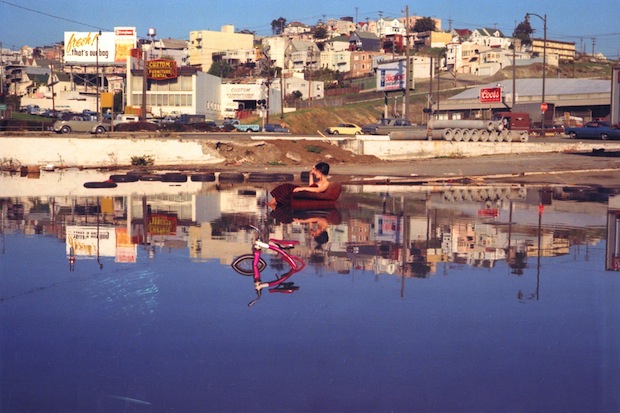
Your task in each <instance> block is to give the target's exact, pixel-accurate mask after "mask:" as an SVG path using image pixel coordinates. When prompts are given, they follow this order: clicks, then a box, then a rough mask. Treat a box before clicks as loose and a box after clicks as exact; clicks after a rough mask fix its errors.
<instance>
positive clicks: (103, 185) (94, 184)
mask: <svg viewBox="0 0 620 413" xmlns="http://www.w3.org/2000/svg"><path fill="white" fill-rule="evenodd" d="M117 186H118V185H116V182H112V181H103V182H85V183H84V188H116V187H117Z"/></svg>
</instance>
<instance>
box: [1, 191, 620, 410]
mask: <svg viewBox="0 0 620 413" xmlns="http://www.w3.org/2000/svg"><path fill="white" fill-rule="evenodd" d="M232 190H234V188H233V189H231V191H232ZM392 190H393V189H392ZM533 193H534V194H535V193H536V191H534V192H533ZM244 194H245V195H247V191H246V193H244ZM194 195H196V194H194ZM203 195H204V196H205V197H206V198H205V199H207V198H208V199H211V198H210V197H213V196H216V198H217V197H222V199H224V198H225V197H226V193H221V194H220V193H218V194H217V195H214V194H213V193H212V192H209V191H207V192H205V193H202V194H200V193H199V194H198V195H197V197H198V198H200V197H201V196H203ZM237 195H238V193H237ZM260 196H261V192H260V191H258V193H257V195H256V199H257V200H256V202H254V205H259V207H258V208H257V209H256V210H252V208H250V210H247V208H246V207H245V206H239V202H232V203H230V205H228V204H227V205H224V203H223V202H220V203H219V205H220V206H219V208H215V209H214V208H213V203H210V201H209V202H206V204H208V205H209V207H208V208H206V209H203V210H202V214H200V213H198V214H196V211H197V210H198V209H199V208H200V207H197V205H201V204H200V202H199V201H197V200H196V199H192V197H191V196H190V197H186V196H180V198H175V200H174V201H175V202H177V203H183V205H186V204H187V203H189V207H188V209H189V210H193V211H194V212H193V213H192V212H188V211H186V210H185V209H184V208H185V207H183V208H182V207H175V208H171V207H170V203H171V202H172V200H171V197H170V196H167V197H158V198H157V197H152V198H148V197H147V203H148V204H149V205H151V208H152V212H155V210H156V209H157V210H159V211H160V212H161V211H162V210H163V208H164V207H163V205H168V206H167V207H166V208H167V210H166V214H168V216H171V215H174V216H176V218H177V221H176V225H177V227H176V230H175V231H176V234H175V235H174V236H172V235H166V234H163V235H162V234H161V233H160V234H158V235H157V236H154V237H153V238H152V239H151V240H150V244H151V245H148V246H147V245H137V246H136V247H135V248H136V249H135V252H136V254H135V262H119V259H118V257H115V256H108V255H105V253H104V249H103V248H102V249H101V251H102V253H100V255H99V257H98V258H97V257H96V256H90V257H88V256H85V255H79V254H78V255H77V256H76V263H75V267H74V270H73V271H70V268H69V264H68V255H67V238H66V233H67V232H68V231H69V230H68V229H67V228H69V227H71V226H72V225H75V222H78V223H79V225H86V226H91V227H92V226H93V225H94V224H95V222H96V217H97V215H99V220H100V226H101V227H116V228H126V227H127V225H126V220H125V218H126V215H127V209H128V208H127V205H130V204H131V202H135V199H134V200H133V201H129V200H128V199H127V198H125V197H123V196H119V197H117V199H116V201H117V202H116V205H117V206H116V207H114V208H113V209H114V210H115V212H114V213H111V212H110V213H108V215H107V217H106V216H105V214H106V213H105V212H97V211H95V212H94V213H91V214H90V216H89V214H86V215H84V216H82V220H84V217H85V220H86V223H84V222H82V221H80V220H79V219H76V218H75V217H76V216H75V215H71V213H69V212H67V209H66V208H64V209H62V208H60V207H59V204H63V205H65V206H66V205H73V210H74V213H75V211H76V208H75V206H76V205H84V204H88V205H102V198H99V199H96V198H90V199H87V198H83V197H82V198H80V197H68V198H63V199H62V200H61V199H60V198H59V197H56V199H55V202H54V203H53V204H52V203H51V202H49V199H45V200H41V199H37V200H35V199H33V198H28V197H24V198H17V197H13V198H8V197H7V198H3V199H2V200H1V201H2V205H3V214H2V225H3V232H2V255H0V273H1V275H0V297H1V300H2V301H1V302H0V328H1V330H0V332H1V336H0V346H1V359H0V361H1V363H0V368H1V370H0V374H1V376H0V384H1V390H2V404H1V410H2V412H120V411H127V412H498V411H501V412H616V411H620V374H619V373H620V371H619V369H620V334H619V333H618V325H619V322H620V311H619V310H620V308H619V303H620V301H619V298H620V277H619V274H618V272H615V271H606V249H607V243H608V223H607V216H608V214H609V212H608V205H607V203H606V202H600V201H597V202H582V201H580V202H575V201H571V200H559V199H558V200H555V199H554V201H553V203H552V205H548V206H546V209H545V213H544V214H543V215H542V219H541V222H540V225H538V224H539V221H538V219H539V215H538V203H537V201H536V199H537V196H533V195H530V194H528V195H525V194H520V196H519V197H518V198H517V199H515V200H514V202H510V203H509V202H508V201H506V200H504V201H502V202H494V203H493V204H492V205H490V203H489V201H486V202H482V203H481V202H477V201H473V202H469V203H468V202H450V201H445V198H446V197H444V198H443V200H444V201H445V202H443V201H439V200H437V199H435V200H434V202H432V203H431V202H430V201H429V200H428V199H429V195H428V194H424V195H423V196H420V195H419V194H407V193H404V194H401V195H398V194H390V196H386V194H380V193H379V194H377V193H373V192H372V191H371V192H367V191H366V190H363V189H362V191H361V192H360V193H358V194H353V193H351V194H349V195H344V196H343V199H342V200H341V201H342V204H339V207H338V215H339V217H340V220H339V222H336V221H332V222H330V226H329V229H328V234H329V242H328V243H327V244H324V245H323V246H322V249H321V250H320V251H318V250H316V249H315V246H316V245H315V244H316V243H315V242H314V240H313V239H312V237H309V236H308V235H307V233H308V231H309V230H310V229H312V228H311V227H310V228H309V227H307V226H304V225H306V224H304V225H301V224H297V223H293V224H284V225H282V224H280V223H279V222H277V221H269V219H268V218H267V216H266V215H265V214H263V212H262V211H264V210H263V209H262V208H261V207H260V204H261V199H260ZM433 196H435V195H433ZM156 198H157V199H156ZM233 199H238V198H235V197H233ZM162 200H165V202H164V201H162ZM119 201H122V202H119ZM442 202H443V203H442ZM235 204H236V205H237V207H236V208H237V210H235ZM16 205H23V208H22V207H16ZM118 205H120V208H119V206H118ZM250 205H252V202H250ZM341 205H342V207H341ZM490 206H492V207H497V209H498V211H497V213H491V212H489V211H491V210H492V209H494V208H489V207H490ZM101 208H103V209H106V208H104V207H101ZM129 209H131V208H129ZM173 209H174V210H175V212H174V213H172V212H171V210H173ZM218 209H219V211H218ZM403 209H404V211H405V213H404V214H403V215H404V216H406V217H408V218H407V219H404V220H403V221H402V222H401V223H400V224H398V218H395V217H398V216H400V215H401V212H402V210H403ZM510 209H512V213H511V214H510ZM22 210H23V214H22V212H20V211H22ZM134 210H135V211H134V219H135V218H136V216H137V215H138V212H137V211H139V210H140V211H141V207H140V206H138V207H136V208H134ZM482 210H484V211H483V212H481V211H482ZM50 211H54V214H52V213H51V212H50ZM62 211H64V212H63V214H65V215H64V216H65V218H62V219H61V218H59V215H61V212H62ZM99 211H101V210H99ZM123 211H124V212H123ZM485 211H486V212H485ZM199 212H200V211H199ZM192 215H193V216H194V219H193V220H192V218H191V216H192ZM200 215H204V216H208V215H212V216H210V217H209V218H210V220H204V221H198V219H199V218H196V216H200ZM492 215H496V216H492ZM52 216H53V218H52ZM68 217H72V218H71V219H69V218H68ZM378 217H381V220H378V219H377V218H378ZM510 217H511V218H512V221H509V218H510ZM35 218H36V219H35ZM211 218H212V219H211ZM394 220H396V222H397V227H396V231H394V228H395V227H394V226H391V227H390V226H389V225H388V226H385V225H384V224H385V223H386V222H393V221H394ZM102 221H105V223H102ZM51 222H54V223H55V224H54V225H51ZM247 222H253V223H262V224H265V225H267V224H269V225H270V226H271V228H272V231H274V232H276V234H277V231H280V230H281V231H283V232H284V233H285V235H292V236H299V238H300V239H301V240H302V245H301V247H299V248H296V250H295V251H299V254H300V255H301V256H302V257H304V259H305V260H306V261H307V262H308V264H307V267H306V268H305V269H304V270H302V271H301V272H300V273H298V274H295V275H294V276H293V277H292V278H291V279H290V281H294V283H295V285H296V286H298V287H299V290H298V291H295V292H294V293H292V294H281V293H280V294H278V293H269V292H268V291H264V292H263V294H262V297H261V298H260V300H259V301H258V302H257V303H256V304H255V305H254V306H252V307H248V305H247V304H248V303H249V302H250V301H251V300H253V299H255V298H256V294H255V292H254V289H253V284H252V279H251V277H244V276H241V275H239V274H237V273H236V272H235V271H233V269H232V268H231V267H230V265H229V263H230V257H233V256H236V255H240V254H239V253H243V252H249V242H246V239H247V238H245V236H243V235H242V234H243V233H244V231H242V230H241V229H240V227H241V226H242V225H241V224H242V223H247ZM403 222H404V223H403ZM511 222H512V224H510V223H511ZM509 224H510V225H509ZM382 225H383V228H380V226H382ZM364 230H367V231H368V232H369V234H368V236H367V237H368V240H366V239H364V240H363V242H361V241H360V239H362V238H363V237H362V235H359V234H363V233H364V232H363V231H364ZM132 231H135V228H134V229H132ZM195 231H197V232H195ZM508 233H510V235H509V236H508V235H507V234H508ZM205 234H206V235H205ZM343 234H346V235H343ZM356 234H357V235H356ZM134 235H135V232H134ZM355 237H357V238H355ZM169 238H172V239H174V241H175V242H174V243H170V244H166V241H170V239H169ZM403 238H404V239H408V240H409V241H407V242H405V243H404V244H405V245H407V246H408V247H410V249H409V252H405V254H404V255H405V257H406V259H405V261H409V262H411V261H415V262H418V263H420V262H421V261H422V262H423V265H421V266H416V267H415V268H417V269H418V270H412V268H414V266H412V265H411V264H406V265H405V266H402V261H403V258H402V256H403V255H402V254H403V252H402V251H403V250H402V245H403V243H402V242H401V241H399V239H400V240H402V239H403ZM197 240H200V242H197ZM352 240H354V241H352ZM306 241H307V242H306ZM507 243H508V244H510V245H508V244H507ZM304 244H307V245H304ZM196 245H201V247H200V248H199V250H198V251H196ZM236 245H241V246H243V245H247V249H243V247H241V249H239V250H238V249H236V247H235V246H236ZM378 245H382V246H383V247H382V248H378V247H377V246H378ZM538 245H541V248H540V254H539V248H538ZM353 247H356V249H354V248H353ZM507 249H508V250H510V249H512V250H513V251H520V252H522V253H523V257H524V258H523V259H522V260H521V261H519V262H521V263H522V264H521V265H518V263H517V264H515V260H511V259H508V258H507V256H506V255H505V251H506V250H507ZM149 251H150V252H151V253H150V254H149ZM353 251H355V253H354V252H353ZM368 251H373V253H369V252H368ZM386 251H387V252H386ZM317 252H320V254H317ZM317 256H320V257H321V258H320V259H317ZM218 257H219V258H218ZM420 257H422V259H420ZM129 261H132V260H129ZM267 261H268V262H271V263H272V264H273V262H272V261H270V260H267ZM509 263H510V265H509ZM100 264H102V267H101V266H100ZM420 267H422V268H423V270H419V268H420ZM282 272H284V271H282V270H277V269H276V268H274V267H273V266H271V267H269V268H267V269H266V270H265V271H264V276H263V277H264V278H265V279H271V278H274V277H275V274H276V273H280V274H281V273H282Z"/></svg>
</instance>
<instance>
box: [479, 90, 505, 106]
mask: <svg viewBox="0 0 620 413" xmlns="http://www.w3.org/2000/svg"><path fill="white" fill-rule="evenodd" d="M501 101H502V88H501V87H487V88H482V89H480V103H495V102H501Z"/></svg>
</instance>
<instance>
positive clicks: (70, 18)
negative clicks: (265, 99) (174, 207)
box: [0, 0, 620, 58]
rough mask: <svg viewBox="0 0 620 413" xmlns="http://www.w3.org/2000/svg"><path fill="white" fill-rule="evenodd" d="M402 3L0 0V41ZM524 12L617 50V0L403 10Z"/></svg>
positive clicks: (296, 17)
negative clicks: (545, 18)
mask: <svg viewBox="0 0 620 413" xmlns="http://www.w3.org/2000/svg"><path fill="white" fill-rule="evenodd" d="M406 6H407V3H406V2H403V3H402V4H398V3H396V2H389V4H386V3H383V2H377V1H376V0H374V1H373V0H357V1H351V0H340V1H338V2H335V1H326V0H313V1H312V0H311V1H299V0H268V1H263V2H260V1H255V2H250V1H247V0H245V1H241V0H228V1H217V0H211V1H204V0H203V1H196V0H194V1H190V0H176V1H166V2H164V1H150V2H147V1H142V0H133V1H131V0H130V1H127V0H123V1H120V0H108V1H100V0H99V1H94V0H8V1H4V0H0V42H2V44H3V47H11V48H12V47H21V46H23V45H29V46H44V45H52V44H54V43H56V42H60V41H62V40H63V38H64V32H65V31H91V30H100V29H101V30H103V31H112V30H113V29H114V27H115V26H132V27H136V28H137V30H138V35H139V36H141V37H146V31H147V29H148V28H149V27H154V28H155V29H157V37H158V38H168V37H171V38H175V39H188V38H189V32H190V31H192V30H220V27H221V26H222V25H225V24H232V25H234V26H235V28H236V29H238V30H240V29H249V30H252V31H255V32H256V33H257V34H259V35H269V34H270V33H271V21H272V20H274V19H277V18H279V17H283V18H285V19H286V21H287V22H293V21H299V22H302V23H305V24H308V25H311V24H315V23H316V22H317V21H318V20H320V19H330V18H338V17H342V16H350V17H353V18H354V19H357V20H358V21H360V20H361V21H363V20H366V19H367V18H369V19H377V18H379V16H384V17H401V16H404V15H405V7H406ZM528 12H529V13H536V14H539V15H540V16H544V15H547V37H548V38H549V39H554V40H561V41H567V42H575V43H576V47H577V50H585V51H586V52H587V53H591V52H592V46H593V43H594V51H595V52H602V53H604V54H605V55H606V56H608V57H609V58H618V55H619V54H620V23H619V22H620V5H619V3H618V0H598V1H593V2H587V1H577V0H564V1H556V0H545V1H541V0H536V1H534V0H525V1H519V2H509V1H483V0H471V1H469V2H463V1H457V0H444V1H435V2H431V1H425V2H417V1H416V2H412V3H409V14H410V15H418V16H424V17H429V16H430V17H435V18H439V19H441V20H442V28H443V29H444V30H447V29H448V28H449V27H452V28H457V29H465V28H467V29H475V28H479V27H496V28H498V29H500V30H502V31H503V32H504V34H505V35H507V36H509V35H511V34H512V31H513V29H514V27H515V23H519V22H521V21H522V20H523V18H524V16H525V14H526V13H528ZM530 22H531V25H532V27H533V28H534V30H536V32H535V33H534V36H535V37H541V38H542V37H543V20H542V19H539V18H537V17H532V19H531V20H530ZM593 39H594V40H593Z"/></svg>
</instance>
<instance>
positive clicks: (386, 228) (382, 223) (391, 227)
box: [375, 214, 402, 243]
mask: <svg viewBox="0 0 620 413" xmlns="http://www.w3.org/2000/svg"><path fill="white" fill-rule="evenodd" d="M401 228H402V217H400V216H398V215H387V214H385V215H375V240H376V241H391V242H395V243H399V242H400V236H401Z"/></svg>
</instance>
